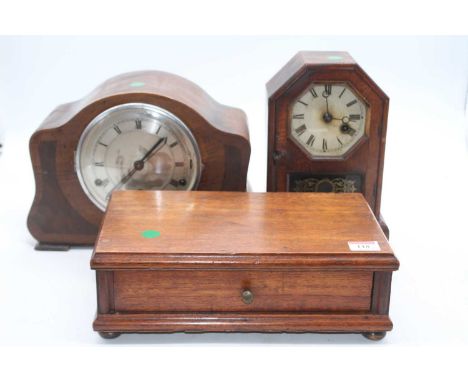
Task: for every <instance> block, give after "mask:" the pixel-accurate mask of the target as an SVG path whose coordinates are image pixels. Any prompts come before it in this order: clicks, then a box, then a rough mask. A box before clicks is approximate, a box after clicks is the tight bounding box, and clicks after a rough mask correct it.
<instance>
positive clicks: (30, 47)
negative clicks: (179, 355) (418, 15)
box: [0, 37, 468, 351]
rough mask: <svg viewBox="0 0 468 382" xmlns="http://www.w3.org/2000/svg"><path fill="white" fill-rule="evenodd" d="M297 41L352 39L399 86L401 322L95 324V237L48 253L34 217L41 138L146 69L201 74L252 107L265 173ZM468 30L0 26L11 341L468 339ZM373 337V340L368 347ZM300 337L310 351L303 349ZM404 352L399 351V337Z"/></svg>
mask: <svg viewBox="0 0 468 382" xmlns="http://www.w3.org/2000/svg"><path fill="white" fill-rule="evenodd" d="M298 50H346V51H349V52H350V53H351V55H353V57H354V58H355V59H356V61H357V62H358V63H359V64H360V65H361V66H362V67H363V69H364V70H365V71H366V72H367V73H368V74H369V75H370V76H371V77H372V78H373V79H374V80H375V81H376V83H377V84H378V85H379V86H380V87H381V88H382V89H383V90H384V91H385V92H386V93H387V94H388V95H389V97H390V114H389V123H388V133H387V150H386V161H385V171H384V182H383V198H382V212H383V216H384V217H385V219H386V221H387V223H388V225H389V227H390V231H391V240H390V242H391V244H392V246H393V248H394V250H395V252H396V255H397V257H398V258H399V260H400V262H401V268H400V270H399V271H398V272H396V273H395V274H394V281H393V290H392V300H391V308H390V315H391V318H392V320H393V321H394V330H393V331H392V332H390V333H389V334H388V335H387V337H386V338H385V340H384V341H382V342H381V343H379V344H370V343H369V342H368V341H366V340H365V339H363V338H362V337H361V336H359V335H317V334H305V335H286V334H278V335H262V334H230V335H223V334H204V335H186V334H175V335H145V336H141V335H122V336H121V337H120V338H118V339H116V340H113V341H112V342H109V341H108V342H106V341H105V340H102V339H101V338H100V337H99V336H98V335H97V334H96V333H94V332H93V331H92V329H91V323H92V320H93V318H94V312H95V307H96V297H95V283H94V274H93V272H92V271H91V270H90V268H89V259H90V255H91V250H90V249H80V250H77V249H75V250H72V251H70V252H66V253H60V252H35V251H34V250H33V245H34V240H33V239H32V237H31V236H30V234H29V232H28V231H27V229H26V216H27V213H28V211H29V207H30V205H31V202H32V199H33V196H34V181H33V175H32V170H31V164H30V158H29V152H28V140H29V137H30V135H31V134H32V133H33V132H34V130H35V129H36V128H37V127H38V125H39V124H40V123H41V122H42V120H43V119H44V118H45V117H46V116H47V114H48V113H49V112H50V111H51V110H52V109H53V108H54V107H56V106H57V105H58V104H61V103H65V102H70V101H73V100H76V99H79V98H81V97H83V96H84V95H86V94H87V93H88V92H90V91H91V90H92V89H93V88H94V87H96V86H97V85H98V84H99V83H101V82H102V81H104V80H105V79H107V78H109V77H111V76H114V75H116V74H119V73H122V72H126V71H132V70H141V69H159V70H165V71H169V72H172V73H175V74H178V75H181V76H183V77H186V78H187V79H189V80H191V81H193V82H195V83H197V84H198V85H200V86H201V87H202V88H204V89H205V90H206V91H207V92H208V93H209V94H210V95H211V96H213V97H214V98H215V99H216V100H218V101H219V102H222V103H225V104H227V105H231V106H236V107H240V108H242V109H243V110H244V111H245V112H246V113H247V115H248V119H249V128H250V135H251V144H252V156H251V160H250V168H249V182H250V184H251V187H252V190H253V191H264V190H265V182H266V175H265V174H266V139H267V127H266V123H267V121H266V91H265V83H266V82H267V81H268V80H269V79H270V78H271V77H272V76H273V75H274V74H275V73H276V72H277V71H278V70H279V69H280V68H281V67H282V66H283V65H284V64H285V63H286V62H287V61H288V60H289V59H290V58H291V57H292V56H293V55H294V54H295V53H296V52H297V51H298ZM467 89H468V38H443V37H424V38H423V37H79V38H78V37H77V38H74V37H48V38H39V37H22V38H20V37H17V38H13V37H8V38H7V37H2V38H0V139H1V142H2V143H3V145H4V148H3V149H2V153H1V154H0V179H1V180H0V182H1V187H0V203H1V208H0V235H1V241H0V253H1V257H2V266H1V267H0V309H1V310H2V311H4V312H8V314H1V315H0V325H1V327H2V328H8V330H4V331H3V332H2V333H1V334H0V345H18V344H19V345H23V344H24V345H30V344H31V345H48V344H54V345H57V344H62V345H63V344H66V345H68V344H87V345H103V344H107V345H108V344H109V343H112V344H114V345H115V344H152V345H158V346H164V345H173V346H177V347H182V346H184V345H190V346H196V347H200V348H207V347H216V346H223V347H224V348H226V347H228V348H229V347H238V346H259V347H262V349H263V347H264V345H265V344H276V345H283V346H285V345H289V344H293V345H298V344H301V345H303V346H299V347H295V349H296V350H297V351H300V349H304V348H307V349H309V348H310V347H314V346H315V345H316V344H323V343H326V344H329V345H330V344H331V345H341V344H351V345H364V344H366V345H372V346H378V347H382V346H385V347H390V349H392V348H394V349H398V348H401V346H408V345H427V346H444V347H445V346H453V345H468V325H467V317H468V250H467V244H466V243H467V239H466V237H467V229H468V224H467V221H466V219H467V216H468V203H467V195H468V194H467V190H468V179H467V174H468V171H467V170H468V160H467V150H466V132H467V129H468V123H467V119H466V117H465V105H466V95H467ZM359 348H361V349H362V346H359ZM298 349H299V350H298ZM395 351H396V350H395Z"/></svg>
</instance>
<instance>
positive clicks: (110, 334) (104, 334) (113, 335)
mask: <svg viewBox="0 0 468 382" xmlns="http://www.w3.org/2000/svg"><path fill="white" fill-rule="evenodd" d="M120 334H121V333H118V332H99V335H100V336H101V337H102V338H105V339H106V340H111V339H112V338H117V337H118V336H120Z"/></svg>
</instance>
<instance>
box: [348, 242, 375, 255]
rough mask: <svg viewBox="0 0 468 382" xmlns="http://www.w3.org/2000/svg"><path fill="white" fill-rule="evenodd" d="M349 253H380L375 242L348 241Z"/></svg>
mask: <svg viewBox="0 0 468 382" xmlns="http://www.w3.org/2000/svg"><path fill="white" fill-rule="evenodd" d="M348 245H349V249H350V250H351V251H359V252H367V251H368V252H372V251H380V246H379V243H378V242H376V241H348Z"/></svg>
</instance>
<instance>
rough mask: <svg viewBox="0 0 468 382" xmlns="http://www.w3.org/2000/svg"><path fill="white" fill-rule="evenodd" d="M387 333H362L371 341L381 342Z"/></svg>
mask: <svg viewBox="0 0 468 382" xmlns="http://www.w3.org/2000/svg"><path fill="white" fill-rule="evenodd" d="M386 334H387V332H365V333H362V335H363V336H364V337H366V338H367V339H368V340H371V341H380V340H381V339H382V338H384V337H385V335H386Z"/></svg>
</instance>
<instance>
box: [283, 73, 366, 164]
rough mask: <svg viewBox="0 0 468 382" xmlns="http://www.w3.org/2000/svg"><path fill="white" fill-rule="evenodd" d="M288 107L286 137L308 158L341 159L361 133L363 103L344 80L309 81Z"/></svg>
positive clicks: (364, 108)
mask: <svg viewBox="0 0 468 382" xmlns="http://www.w3.org/2000/svg"><path fill="white" fill-rule="evenodd" d="M290 110H291V111H290V113H291V114H290V120H289V122H288V123H289V126H290V127H289V132H290V133H289V134H290V135H289V137H290V139H291V140H292V141H293V142H294V143H295V144H296V145H297V146H299V147H300V148H301V149H302V151H303V152H304V153H305V154H306V155H307V156H309V157H312V158H315V157H318V158H320V157H327V158H333V157H336V158H341V157H343V155H344V154H346V153H348V152H349V151H351V150H352V149H353V147H355V146H356V145H357V143H358V142H359V141H360V140H361V139H362V138H363V136H364V135H365V127H366V118H367V106H366V103H365V102H364V100H363V99H362V98H361V96H360V95H359V93H357V92H356V91H355V90H354V89H353V88H352V87H351V86H349V85H348V84H346V83H339V82H327V83H311V84H310V85H309V86H308V87H307V88H306V89H304V91H303V92H302V93H301V94H299V95H298V96H297V98H296V100H295V101H294V102H293V103H292V104H291V109H290Z"/></svg>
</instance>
